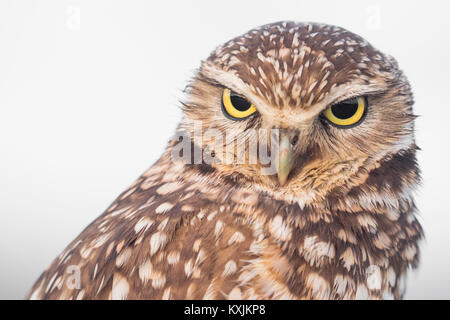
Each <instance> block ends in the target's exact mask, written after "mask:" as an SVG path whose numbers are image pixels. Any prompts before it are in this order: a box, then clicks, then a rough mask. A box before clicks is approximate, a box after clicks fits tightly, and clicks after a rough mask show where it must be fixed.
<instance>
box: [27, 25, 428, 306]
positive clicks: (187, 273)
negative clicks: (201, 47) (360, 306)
mask: <svg viewBox="0 0 450 320" xmlns="http://www.w3.org/2000/svg"><path fill="white" fill-rule="evenodd" d="M412 106H413V97H412V93H411V88H410V85H409V83H408V81H407V79H406V77H405V75H404V74H403V72H402V71H401V70H400V69H399V67H398V64H397V62H396V61H395V60H394V58H392V57H391V56H388V55H385V54H383V53H382V52H380V51H378V50H377V49H375V48H374V47H373V46H371V45H370V44H369V43H368V42H367V41H366V40H364V39H362V38H361V37H359V36H358V35H355V34H353V33H352V32H349V31H347V30H345V29H343V28H340V27H336V26H332V25H325V24H316V23H297V22H291V21H282V22H277V23H272V24H268V25H263V26H261V27H258V28H255V29H253V30H250V31H249V32H247V33H245V34H244V35H242V36H239V37H236V38H234V39H232V40H230V41H228V42H226V43H225V44H223V45H221V46H219V47H218V48H217V49H216V50H214V51H213V52H212V54H211V55H210V56H209V58H207V59H206V60H204V61H202V63H201V66H200V68H199V69H198V71H197V72H196V74H195V76H194V78H193V79H192V81H191V82H190V83H189V84H188V85H187V87H186V90H185V98H184V99H183V101H182V102H181V107H182V110H183V116H182V119H181V121H180V124H179V125H178V127H177V130H176V133H175V135H174V136H173V138H172V139H170V141H169V143H168V145H167V148H166V150H165V151H164V153H163V154H162V156H161V158H160V159H159V160H158V161H157V162H156V163H155V164H154V165H153V166H151V167H150V169H148V170H147V171H146V172H145V173H143V174H142V175H141V176H140V177H139V178H138V179H137V180H136V181H135V182H134V183H133V184H132V185H131V186H130V187H129V188H128V189H127V190H126V191H124V192H123V193H122V194H121V195H120V196H119V197H118V198H117V199H116V200H115V201H114V202H113V204H112V205H111V206H110V207H109V208H108V209H107V210H106V211H105V212H104V213H103V214H102V215H101V216H100V217H98V218H97V219H96V220H95V221H94V222H92V223H91V224H90V225H89V226H88V227H87V228H86V229H85V230H84V231H83V232H82V233H81V234H80V235H79V236H78V237H77V238H76V239H75V240H74V241H73V242H72V243H70V244H69V245H68V246H67V248H66V249H65V250H64V251H63V252H62V253H61V254H60V255H59V256H58V257H57V258H56V259H55V260H54V262H53V263H52V264H51V265H50V266H49V267H48V268H47V270H45V271H44V273H43V274H42V275H41V276H40V277H39V279H38V280H37V281H36V283H35V284H34V286H33V287H32V289H31V291H30V293H29V295H28V298H29V299H392V298H394V299H400V298H402V296H403V294H404V292H405V276H406V274H407V272H408V269H410V268H415V267H416V266H417V264H418V260H419V248H418V243H419V241H420V240H421V238H422V237H423V236H422V234H423V232H422V228H421V226H420V224H419V222H418V220H417V217H416V211H417V210H416V207H415V203H414V199H413V193H414V190H415V189H416V187H417V186H418V185H419V184H420V173H419V169H418V165H417V162H416V151H417V150H418V147H417V146H416V144H415V139H414V119H415V116H414V114H413V110H412Z"/></svg>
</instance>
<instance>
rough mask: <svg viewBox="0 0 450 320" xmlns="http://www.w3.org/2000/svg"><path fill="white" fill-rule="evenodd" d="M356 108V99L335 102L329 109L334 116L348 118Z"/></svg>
mask: <svg viewBox="0 0 450 320" xmlns="http://www.w3.org/2000/svg"><path fill="white" fill-rule="evenodd" d="M357 110H358V101H357V100H350V101H344V102H341V103H338V104H335V105H334V106H332V107H331V111H332V112H333V114H334V115H335V117H336V118H339V119H348V118H351V117H352V116H353V115H354V114H355V113H356V111H357Z"/></svg>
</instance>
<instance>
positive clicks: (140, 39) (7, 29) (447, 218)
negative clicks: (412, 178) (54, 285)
mask: <svg viewBox="0 0 450 320" xmlns="http://www.w3.org/2000/svg"><path fill="white" fill-rule="evenodd" d="M449 4H450V2H449V1H421V2H420V3H419V2H418V1H370V2H364V1H325V0H320V1H310V0H308V1H280V0H272V1H242V0H239V1H230V0H226V1H224V0H222V1H179V2H175V1H158V2H155V1H132V0H127V1H112V0H108V1H106V0H105V1H98V0H85V1H82V0H78V1H77V0H71V1H69V0H52V1H50V0H47V1H30V0H28V1H23V0H22V1H17V0H14V1H13V0H1V2H0V219H1V220H0V298H3V299H5V298H13V299H20V298H23V297H24V296H25V294H26V292H27V290H28V289H29V288H30V286H31V285H32V283H33V282H34V280H36V278H37V277H38V276H39V274H40V273H41V272H42V271H43V270H44V268H45V267H47V265H48V264H49V263H50V262H51V261H52V260H53V259H54V258H55V257H56V255H57V254H59V252H60V251H61V250H62V249H64V247H65V246H66V245H67V244H68V243H69V242H70V241H71V240H72V239H73V238H75V237H76V236H77V235H78V233H79V232H80V231H81V230H82V229H83V228H84V227H85V226H86V225H87V224H88V223H89V222H91V221H92V220H93V219H94V218H95V217H97V216H98V215H99V214H100V213H101V212H102V211H103V210H104V209H105V208H106V207H107V206H108V205H109V204H110V203H111V202H112V201H113V200H114V198H115V197H116V196H117V195H118V194H119V193H120V192H121V191H123V190H124V189H125V188H126V187H127V186H128V185H129V184H130V183H131V182H132V181H134V179H135V178H137V177H138V176H139V175H140V174H141V173H142V172H143V171H144V170H145V169H146V168H147V167H149V166H150V165H151V164H152V163H153V162H154V161H155V160H156V159H157V158H158V156H159V155H160V154H161V152H162V150H163V149H164V147H165V144H166V142H167V140H168V139H169V137H170V136H171V134H172V133H173V131H174V128H175V126H176V124H177V122H178V120H179V119H180V110H179V107H178V106H179V105H178V103H177V101H178V99H179V97H180V96H181V94H180V91H181V90H182V89H183V87H184V85H185V84H186V82H187V80H188V79H189V78H190V77H191V76H192V74H193V72H194V71H195V69H196V68H197V67H198V66H199V62H200V60H201V59H204V58H206V57H207V56H208V54H209V53H210V52H211V51H212V50H213V49H214V48H215V47H216V46H217V45H219V44H221V43H222V42H224V41H226V40H228V39H230V38H232V37H234V36H237V35H240V34H242V33H244V32H246V31H247V30H249V29H251V28H253V27H256V26H258V25H261V24H266V23H269V22H274V21H279V20H296V21H315V22H325V23H329V24H337V25H340V26H342V27H345V28H347V29H350V30H351V31H353V32H355V33H358V34H360V35H361V36H363V37H365V38H366V39H367V40H369V42H371V43H372V44H373V45H375V46H376V47H378V48H379V49H380V50H382V51H385V52H387V53H390V54H392V55H393V56H395V57H396V58H397V60H398V61H399V63H400V66H401V67H402V68H403V69H404V71H405V73H406V75H407V76H408V77H409V79H410V81H411V84H412V87H413V89H414V92H415V97H416V106H415V111H416V113H417V114H419V115H421V117H420V118H419V119H418V121H417V139H418V144H419V146H420V147H421V148H422V149H423V150H422V151H421V152H420V153H419V161H420V165H421V168H422V170H423V187H422V188H421V189H420V191H419V193H418V196H417V204H418V207H419V209H420V212H421V220H422V222H423V226H424V228H425V231H426V236H427V240H426V242H424V245H423V254H422V263H421V265H420V269H419V271H418V272H415V273H414V275H413V276H412V277H410V280H409V286H408V291H407V296H406V297H407V298H425V299H430V298H447V299H448V298H450V275H449V271H450V250H449V248H448V246H449V244H450V212H449V211H450V210H449V208H448V205H447V202H448V201H449V192H448V186H447V184H448V183H447V181H448V179H449V178H450V177H449V173H448V162H449V161H448V157H449V156H450V153H449V133H448V132H449V129H448V128H449V126H450V122H449V120H450V107H449V106H448V101H449V98H448V96H447V94H449V91H450V90H449V81H448V79H449V71H450V70H449V67H450V63H449V49H450V45H449V41H448V40H449V36H448V33H449V31H450V30H449V29H450V28H449V27H450V22H449V20H450V19H449V18H448V12H449V9H450V6H449Z"/></svg>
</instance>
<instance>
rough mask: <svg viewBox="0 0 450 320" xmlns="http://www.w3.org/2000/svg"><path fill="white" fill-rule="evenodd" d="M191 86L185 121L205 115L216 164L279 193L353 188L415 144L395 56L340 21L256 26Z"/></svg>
mask: <svg viewBox="0 0 450 320" xmlns="http://www.w3.org/2000/svg"><path fill="white" fill-rule="evenodd" d="M187 93H188V98H187V100H186V102H185V104H184V112H185V117H184V120H183V122H182V124H181V126H180V128H182V129H184V130H186V131H190V132H193V130H192V122H191V121H192V120H195V121H198V122H197V123H201V126H202V129H203V131H202V133H201V135H202V138H203V141H202V139H200V141H202V143H200V144H199V142H198V141H199V140H197V142H195V144H196V147H197V148H200V149H203V150H204V152H205V153H208V154H210V155H211V154H212V156H213V158H214V160H215V161H213V162H212V163H211V167H212V168H213V169H214V170H215V172H216V173H217V174H218V175H221V176H222V177H225V178H227V179H232V180H233V181H234V182H235V183H238V184H243V185H247V186H252V187H254V188H257V189H260V190H264V191H267V192H271V193H272V194H274V195H276V196H279V197H290V198H292V199H298V198H302V199H303V201H305V202H307V201H308V200H309V199H317V198H320V197H321V198H326V197H327V196H329V195H330V194H331V193H332V192H333V191H335V190H337V189H340V190H350V189H351V187H352V186H353V185H356V184H359V183H360V182H361V181H362V180H364V179H366V177H367V173H368V172H369V171H370V170H371V169H373V168H375V167H377V166H378V165H379V161H380V159H382V158H384V159H385V158H386V156H388V155H392V156H394V155H395V154H397V153H399V152H401V151H402V150H404V149H406V148H408V147H411V145H414V136H413V121H414V116H413V115H412V109H411V106H412V104H413V100H412V96H411V92H410V87H409V84H408V82H407V80H406V78H405V77H404V76H403V74H402V72H401V71H400V70H399V69H398V66H397V64H396V62H395V60H394V59H393V58H391V57H389V56H386V55H384V54H382V53H381V52H379V51H377V50H376V49H374V48H373V47H372V46H371V45H370V44H369V43H367V42H366V41H365V40H364V39H362V38H361V37H359V36H357V35H355V34H353V33H351V32H349V31H346V30H344V29H341V28H339V27H334V26H328V25H319V24H298V23H292V22H280V23H275V24H270V25H265V26H262V27H260V28H257V29H254V30H251V31H249V32H248V33H246V34H244V35H243V36H240V37H237V38H235V39H233V40H231V41H229V42H227V43H225V44H224V45H222V46H220V47H218V48H217V49H216V50H215V51H214V52H213V53H212V54H211V56H210V57H209V58H208V59H207V60H206V61H204V62H203V63H202V66H201V68H200V70H199V72H198V74H197V76H196V77H195V79H194V81H193V82H192V84H191V85H190V86H189V87H188V90H187ZM217 133H221V134H222V138H220V137H219V138H218V137H217ZM194 135H195V134H194ZM273 137H276V139H272V138H273ZM251 145H252V146H256V147H254V148H253V149H252V147H250V146H251ZM265 145H267V147H268V149H269V150H270V151H271V152H269V153H268V154H267V157H264V156H263V154H262V153H264V152H262V153H261V150H260V149H259V146H265ZM255 149H257V151H256V153H257V156H256V158H255V157H254V155H253V154H252V152H253V153H254V152H255ZM262 149H264V148H262ZM211 150H213V151H214V152H212V153H211ZM268 159H269V160H270V161H268ZM271 168H273V170H270V169H271Z"/></svg>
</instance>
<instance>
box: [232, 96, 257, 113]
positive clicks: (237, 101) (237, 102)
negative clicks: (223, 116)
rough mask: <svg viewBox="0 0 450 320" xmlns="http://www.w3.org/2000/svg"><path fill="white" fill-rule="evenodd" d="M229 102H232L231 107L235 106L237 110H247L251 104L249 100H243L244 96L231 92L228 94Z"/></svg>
mask: <svg viewBox="0 0 450 320" xmlns="http://www.w3.org/2000/svg"><path fill="white" fill-rule="evenodd" d="M230 99H231V103H232V104H233V107H235V108H236V109H237V110H239V111H247V110H248V109H249V108H250V106H251V105H252V104H251V103H250V102H248V101H247V100H245V99H244V98H241V97H240V96H238V95H235V94H231V95H230Z"/></svg>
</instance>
